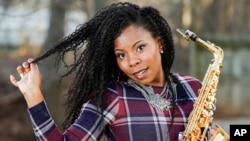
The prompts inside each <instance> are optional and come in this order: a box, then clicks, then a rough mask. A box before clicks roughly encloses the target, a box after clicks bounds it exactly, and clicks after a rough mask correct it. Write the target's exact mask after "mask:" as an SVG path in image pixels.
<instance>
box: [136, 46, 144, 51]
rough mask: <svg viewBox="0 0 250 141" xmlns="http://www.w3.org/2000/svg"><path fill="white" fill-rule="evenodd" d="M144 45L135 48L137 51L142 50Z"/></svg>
mask: <svg viewBox="0 0 250 141" xmlns="http://www.w3.org/2000/svg"><path fill="white" fill-rule="evenodd" d="M144 47H145V46H144V45H140V46H138V47H137V48H136V51H137V52H139V51H142V50H143V49H144Z"/></svg>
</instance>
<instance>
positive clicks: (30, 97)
mask: <svg viewBox="0 0 250 141" xmlns="http://www.w3.org/2000/svg"><path fill="white" fill-rule="evenodd" d="M24 98H25V100H26V103H27V106H28V108H31V107H33V106H35V105H37V104H39V103H41V102H42V101H44V97H43V94H42V92H41V90H38V91H35V92H32V93H29V94H24Z"/></svg>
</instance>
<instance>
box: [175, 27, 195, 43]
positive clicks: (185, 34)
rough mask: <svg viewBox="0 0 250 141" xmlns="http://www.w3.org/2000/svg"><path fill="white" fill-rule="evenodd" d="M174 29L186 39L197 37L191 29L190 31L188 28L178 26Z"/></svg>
mask: <svg viewBox="0 0 250 141" xmlns="http://www.w3.org/2000/svg"><path fill="white" fill-rule="evenodd" d="M176 30H177V32H178V33H180V34H181V35H182V36H183V37H184V38H185V39H186V40H190V39H191V40H193V41H195V39H196V38H198V36H197V35H196V34H195V33H194V32H192V31H190V30H188V29H180V28H177V29H176Z"/></svg>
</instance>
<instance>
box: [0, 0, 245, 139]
mask: <svg viewBox="0 0 250 141" xmlns="http://www.w3.org/2000/svg"><path fill="white" fill-rule="evenodd" d="M121 1H123V2H124V1H125V0H0V141H17V140H18V141H34V140H35V138H34V135H33V131H32V126H31V123H30V119H29V118H28V113H27V111H26V108H27V106H26V103H25V101H24V99H23V97H22V95H21V93H20V92H19V91H18V89H17V88H16V87H14V86H12V85H11V83H10V81H9V75H10V74H14V75H15V76H16V77H19V76H18V75H17V74H16V66H17V65H19V64H21V63H22V62H23V61H26V60H27V59H28V58H35V57H37V56H39V55H40V54H41V53H42V52H43V51H45V50H47V49H48V48H50V47H51V46H53V44H55V43H56V42H57V41H58V40H60V39H61V38H63V37H64V36H66V35H68V34H70V33H71V32H73V31H74V30H75V28H76V27H77V26H78V25H79V24H81V23H83V22H85V21H86V20H88V19H90V18H91V17H92V16H93V14H94V13H95V12H96V11H97V10H98V9H100V8H102V7H104V6H106V5H109V4H112V3H116V2H121ZM133 2H134V3H137V4H139V5H141V6H154V7H155V8H157V9H158V10H159V11H160V12H161V13H162V15H163V16H164V17H165V18H166V19H167V21H168V22H169V24H170V26H171V28H172V32H173V35H174V41H175V48H176V58H175V62H174V67H173V69H172V71H177V72H180V73H185V74H190V75H193V76H195V77H197V78H199V79H201V80H202V79H203V77H204V75H205V73H206V70H207V68H208V65H209V63H210V61H211V59H212V58H213V56H212V54H211V53H210V52H209V51H208V50H206V49H204V48H201V47H199V46H198V45H197V44H195V43H192V42H187V41H186V40H184V39H183V38H182V37H181V36H180V35H179V34H178V33H177V32H176V28H185V29H190V30H191V31H194V32H195V33H196V34H197V35H198V36H200V38H201V39H203V40H205V41H207V40H208V41H210V42H212V43H214V44H216V45H218V46H220V47H221V48H222V49H223V50H224V53H225V56H224V60H223V68H222V70H221V75H220V80H219V84H218V89H217V94H216V98H217V103H216V107H217V109H216V112H215V115H214V123H218V124H220V125H221V126H222V128H223V129H224V130H225V131H226V132H228V133H229V125H230V124H250V110H249V106H250V104H249V103H250V81H249V80H250V63H249V60H250V47H249V45H250V34H249V32H250V14H249V13H250V9H249V7H250V1H249V0H240V1H238V0H220V1H218V0H202V1H201V0H155V1H149V0H148V1H145V0H136V1H133ZM54 59H55V58H53V57H50V58H48V59H46V60H44V61H42V62H41V63H40V69H41V72H42V75H43V92H44V94H45V98H46V101H47V103H48V107H49V109H50V112H51V114H52V116H53V118H54V119H55V120H56V122H57V123H58V126H59V127H60V128H61V122H62V119H63V113H64V105H63V104H64V98H65V96H64V93H65V91H66V90H67V86H68V84H69V83H70V81H71V78H70V77H68V78H65V79H63V81H62V82H61V83H59V80H60V75H61V74H62V73H63V71H64V70H63V68H62V69H59V70H58V71H57V70H56V68H55V66H54ZM68 59H69V61H70V55H69V57H68ZM66 61H67V60H66Z"/></svg>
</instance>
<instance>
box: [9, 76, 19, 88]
mask: <svg viewBox="0 0 250 141" xmlns="http://www.w3.org/2000/svg"><path fill="white" fill-rule="evenodd" d="M10 82H11V83H12V84H13V85H14V86H16V87H18V85H17V80H16V79H15V77H14V76H13V75H10Z"/></svg>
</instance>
